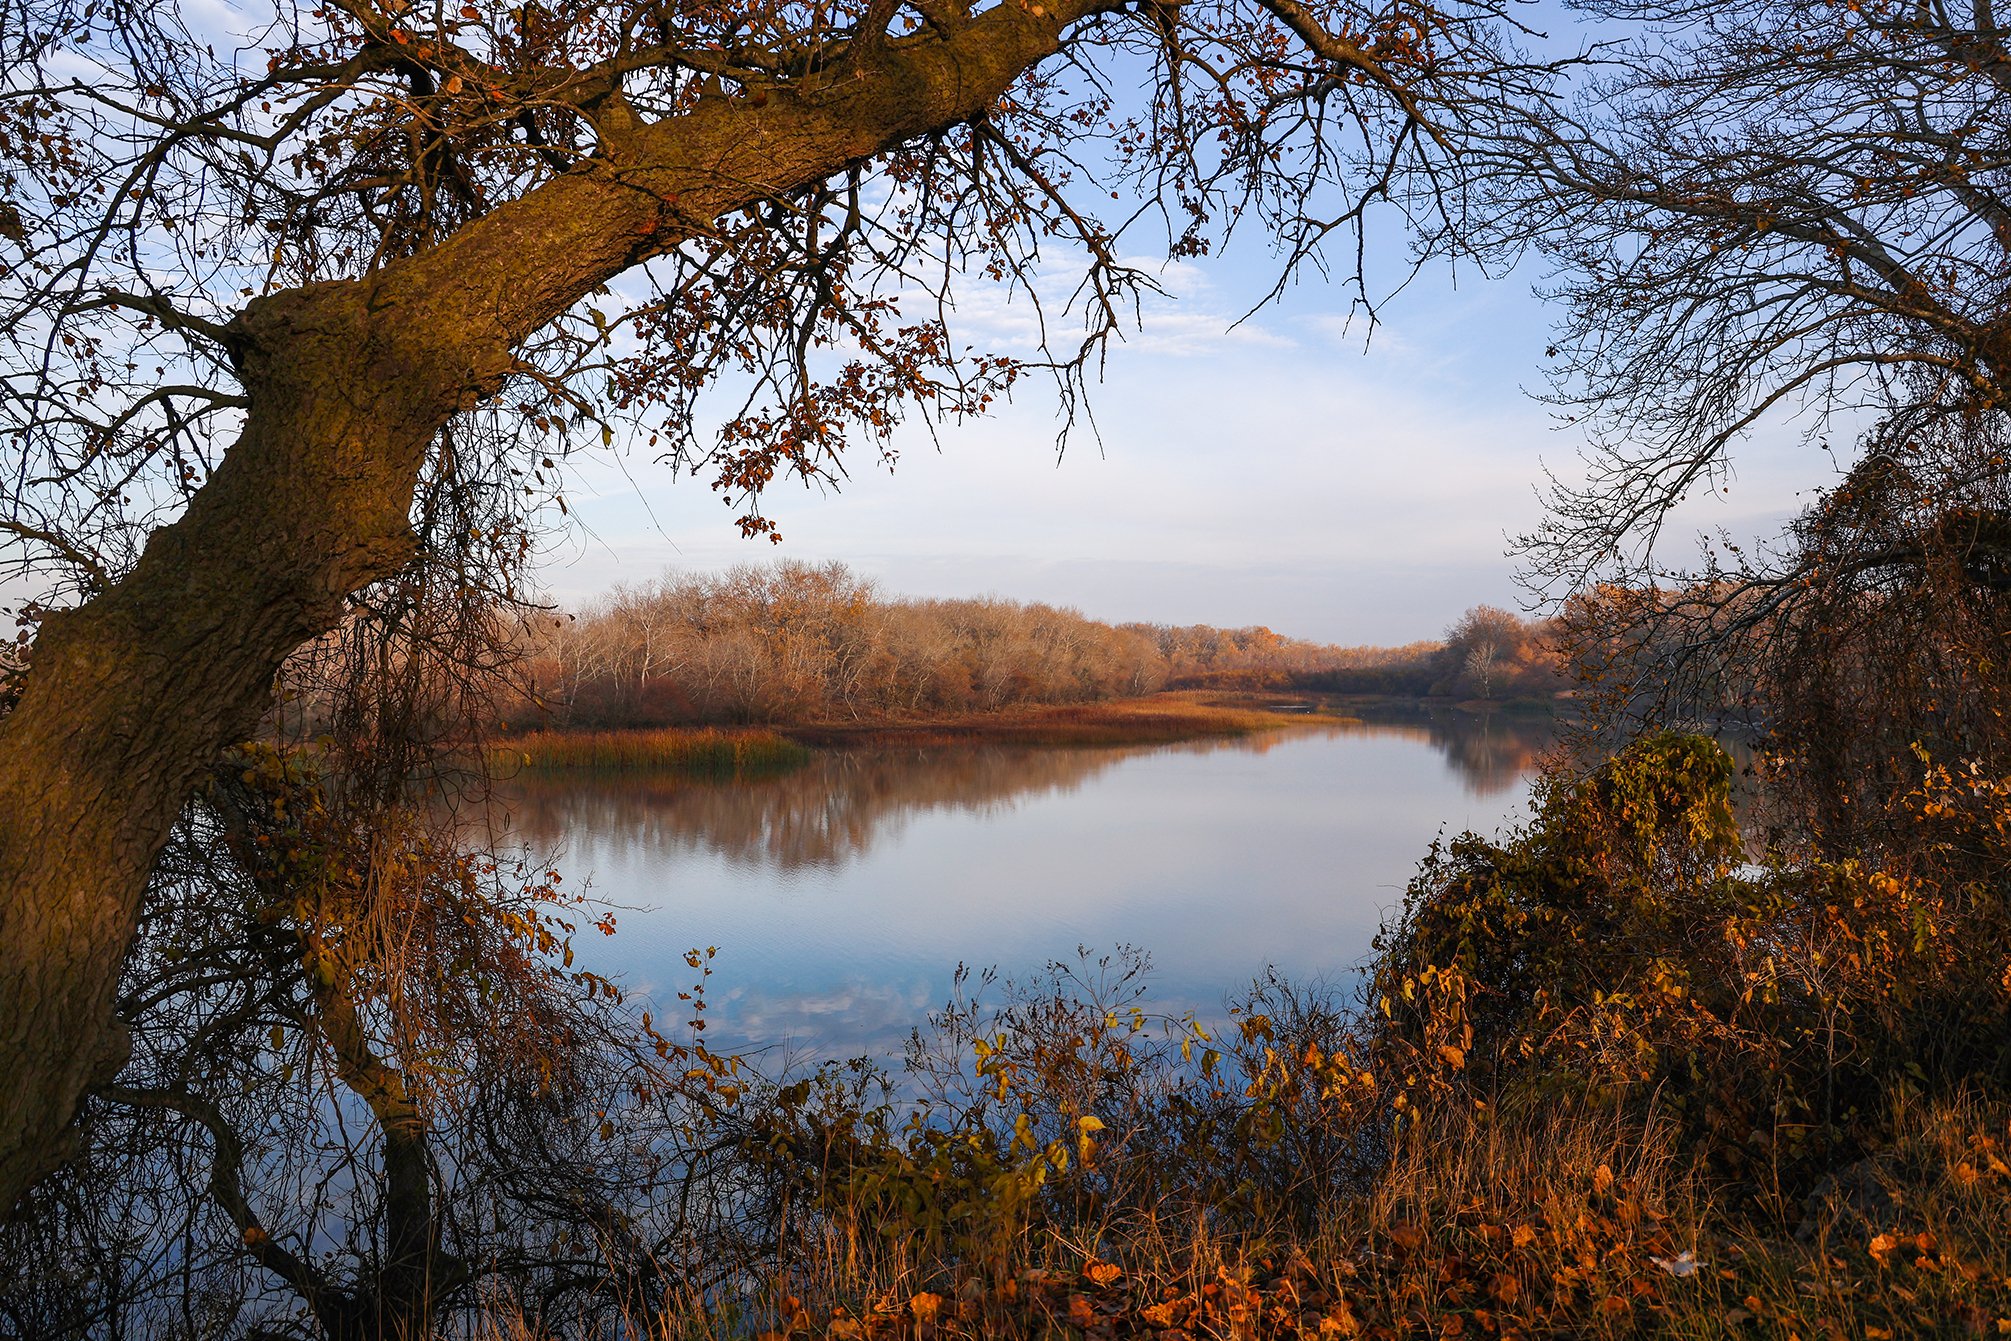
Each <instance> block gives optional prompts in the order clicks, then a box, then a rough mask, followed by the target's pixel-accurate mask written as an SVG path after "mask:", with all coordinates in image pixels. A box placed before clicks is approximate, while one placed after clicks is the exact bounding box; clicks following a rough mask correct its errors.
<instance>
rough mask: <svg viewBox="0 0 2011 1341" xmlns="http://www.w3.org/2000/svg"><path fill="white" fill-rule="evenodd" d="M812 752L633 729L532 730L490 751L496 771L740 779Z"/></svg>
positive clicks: (767, 737) (755, 738) (783, 743)
mask: <svg viewBox="0 0 2011 1341" xmlns="http://www.w3.org/2000/svg"><path fill="white" fill-rule="evenodd" d="M810 758H811V751H810V750H809V749H808V748H807V747H805V746H803V745H801V744H798V743H797V742H796V741H793V740H790V739H788V738H787V737H786V736H781V735H777V734H776V733H775V732H773V731H768V730H726V729H722V728H719V727H699V728H695V729H694V728H685V727H655V728H646V729H641V730H632V731H533V732H530V733H529V734H527V735H522V736H516V737H513V738H512V739H510V740H508V741H505V742H503V743H501V744H498V745H494V746H491V747H490V751H489V759H490V763H491V764H492V765H493V766H495V767H497V768H500V769H504V770H508V769H513V768H524V769H533V770H540V771H542V770H548V769H549V770H556V769H582V770H600V771H606V772H623V771H635V772H669V773H677V774H681V775H683V776H687V777H707V778H740V777H755V776H766V775H773V774H777V773H787V772H789V771H790V770H792V769H795V768H800V767H802V766H803V765H804V764H806V763H808V762H809V761H810Z"/></svg>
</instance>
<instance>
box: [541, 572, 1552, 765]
mask: <svg viewBox="0 0 2011 1341" xmlns="http://www.w3.org/2000/svg"><path fill="white" fill-rule="evenodd" d="M1557 666H1558V661H1557V658H1556V656H1555V654H1554V653H1552V652H1551V651H1549V650H1548V647H1547V642H1546V638H1545V629H1544V627H1543V626H1541V625H1539V624H1535V623H1531V622H1529V621H1526V620H1523V619H1521V618H1519V617H1518V616H1516V615H1514V614H1512V613H1510V612H1508V611H1505V610H1497V609H1494V608H1492V607H1487V606H1481V607H1477V608H1476V609H1474V610H1471V611H1469V612H1467V614H1466V615H1465V616H1463V617H1462V618H1461V619H1460V621H1459V622H1458V623H1457V624H1455V625H1454V626H1453V627H1452V628H1451V629H1450V630H1448V631H1447V635H1446V637H1445V638H1444V639H1443V640H1440V641H1434V642H1419V643H1412V644H1409V645H1407V646H1403V647H1393V648H1377V647H1335V646H1330V645H1326V644H1321V643H1312V642H1306V641H1303V640H1301V639H1296V638H1288V637H1285V636H1283V635H1280V634H1277V633H1274V632H1272V631H1271V630H1270V629H1268V628H1263V627H1253V628H1238V629H1220V628H1214V627H1211V626H1208V625H1202V624H1196V625H1189V626H1185V627H1172V626H1166V625H1157V624H1121V625H1111V624H1105V623H1102V622H1100V621H1098V620H1093V619H1088V618H1086V617H1084V616H1083V615H1082V614H1081V613H1079V612H1078V611H1075V610H1070V609H1062V608H1057V607H1055V606H1051V605H1043V604H1039V603H1027V602H1021V601H1011V600H1004V599H1000V598H997V597H989V596H988V597H979V598H975V599H968V600H918V599H905V598H892V597H886V596H882V595H881V594H880V593H879V591H878V590H877V589H876V588H875V585H874V583H873V582H872V581H871V580H870V579H867V578H863V577H860V576H858V575H857V574H854V573H853V572H851V571H850V570H849V569H848V568H846V567H845V565H843V564H839V563H828V564H808V563H802V562H783V563H779V564H774V565H767V566H753V565H745V566H741V567H737V568H733V569H730V570H728V571H726V572H723V573H688V574H670V575H666V576H664V577H662V578H660V579H658V580H656V581H654V582H649V583H645V584H643V585H640V586H632V587H631V586H619V587H616V588H615V589H614V590H613V591H611V592H609V593H608V594H607V595H606V596H604V597H602V598H601V599H599V600H598V601H596V602H594V603H593V604H592V605H590V606H589V607H587V608H586V609H585V610H582V611H580V612H578V613H577V614H574V615H569V616H560V617H558V618H557V619H555V620H553V621H552V622H551V623H549V624H546V625H542V626H541V628H540V631H539V632H538V634H537V635H536V643H535V646H534V647H533V648H532V649H531V656H530V659H529V664H528V670H529V673H530V676H529V678H530V687H531V691H532V693H533V694H534V696H535V698H536V699H537V701H538V704H539V706H540V708H541V709H542V712H543V714H544V715H545V716H546V718H547V720H549V721H550V722H551V723H552V724H554V725H558V726H576V727H588V726H628V725H642V724H675V723H714V722H738V723H746V722H802V721H818V720H830V719H844V718H850V719H869V718H880V717H893V716H907V715H920V714H929V713H958V712H971V711H990V710H996V709H1000V708H1008V707H1013V706H1017V705H1028V704H1056V703H1084V702H1093V701H1097V700H1102V699H1110V698H1120V697H1128V696H1133V695H1139V694H1148V693H1152V692H1154V691H1156V690H1159V689H1162V688H1268V689H1303V690H1308V691H1321V690H1324V691H1330V692H1341V693H1380V694H1401V695H1412V696H1422V695H1427V694H1432V695H1437V694H1444V695H1453V696H1457V697H1461V698H1508V697H1514V696H1526V695H1531V694H1541V695H1548V694H1552V693H1554V692H1556V691H1557V690H1558V689H1559V688H1561V687H1562V684H1563V679H1562V677H1561V675H1560V674H1559V672H1558V669H1557Z"/></svg>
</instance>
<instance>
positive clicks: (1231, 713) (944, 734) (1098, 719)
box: [788, 694, 1319, 747]
mask: <svg viewBox="0 0 2011 1341" xmlns="http://www.w3.org/2000/svg"><path fill="white" fill-rule="evenodd" d="M1315 720H1319V719H1318V718H1314V717H1311V716H1290V715H1287V714H1284V713H1280V712H1272V711H1264V710H1262V709H1258V708H1245V707H1228V706H1224V705H1221V704H1218V703H1214V702H1209V701H1206V700H1205V699H1203V698H1202V697H1200V696H1198V695H1197V696H1191V697H1190V696H1189V695H1186V694H1155V695H1153V696H1151V697H1149V698H1142V699H1121V700H1117V701H1114V702H1105V703H1083V704H1073V705H1070V706H1066V707H1044V708H1033V709H1020V710H1008V711H1001V712H986V713H969V714H965V715H961V716H955V717H927V718H920V719H916V720H912V721H870V722H857V723H854V722H825V723H815V724H809V725H804V726H794V727H790V728H788V731H789V734H790V735H791V736H792V737H794V738H795V739H797V740H800V741H803V742H804V743H806V744H810V745H817V746H837V747H844V746H860V745H901V746H933V745H961V744H971V743H997V744H1002V745H1036V746H1119V745H1159V744H1165V743H1168V742H1171V741H1180V740H1196V739H1201V738H1205V737H1208V736H1246V735H1251V734H1253V733H1255V732H1258V731H1275V730H1278V729H1280V728H1282V727H1287V726H1291V725H1293V724H1294V723H1295V722H1303V721H1315Z"/></svg>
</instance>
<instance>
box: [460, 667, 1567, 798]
mask: <svg viewBox="0 0 2011 1341" xmlns="http://www.w3.org/2000/svg"><path fill="white" fill-rule="evenodd" d="M1563 706H1564V705H1562V704H1560V703H1558V702H1555V701H1549V700H1528V699H1516V700H1505V701H1502V702H1497V703H1485V702H1479V701H1474V702H1461V701H1455V700H1451V699H1428V698H1410V697H1406V696H1402V695H1380V694H1330V693H1302V694H1295V693H1291V692H1288V691H1284V690H1228V689H1175V690H1162V691H1160V692H1159V693H1155V694H1147V695H1142V696H1139V697H1135V698H1122V699H1106V700H1103V701H1100V702H1094V703H1068V704H1041V705H1034V706H1018V707H1012V708H1005V709H999V710H995V711H990V712H969V713H958V714H950V715H942V714H937V715H928V716H918V717H914V718H900V717H891V718H890V717H880V718H870V719H862V720H858V721H824V722H780V723H767V724H747V725H739V726H716V725H714V726H661V725H651V726H633V727H555V728H546V729H542V730H537V731H529V732H524V733H522V734H519V735H514V736H510V737H506V738H504V739H502V740H498V741H496V742H495V743H494V744H493V745H491V746H490V747H489V755H490V757H491V758H492V759H495V760H499V761H508V762H510V763H512V764H514V765H515V766H516V767H520V768H523V769H526V770H533V771H537V772H555V771H565V770H573V769H593V770H600V771H610V770H613V771H621V770H650V771H662V772H675V773H681V774H687V775H693V776H705V777H716V778H722V779H724V778H734V777H744V776H766V775H772V774H774V773H777V772H789V771H793V770H794V769H796V768H799V767H802V766H803V765H805V764H807V763H809V762H810V760H811V759H812V758H813V757H814V756H815V754H816V753H819V752H823V751H845V750H866V749H923V748H932V747H954V746H961V745H1019V746H1026V747H1029V748H1062V749H1068V748H1074V749H1083V748H1091V749H1093V748H1121V747H1125V746H1138V745H1160V744H1172V743H1175V742H1178V741H1186V740H1205V739H1210V738H1219V737H1231V736H1245V735H1253V734H1256V733H1258V732H1262V731H1281V730H1287V729H1290V728H1291V727H1294V726H1307V725H1314V724H1318V723H1326V724H1345V723H1359V722H1369V721H1373V720H1375V719H1376V718H1377V717H1382V716H1398V715H1400V716H1412V715H1417V714H1430V713H1433V712H1456V713H1461V714H1464V715H1488V714H1492V713H1497V712H1499V713H1506V714H1514V715H1526V714H1531V713H1539V714H1545V715H1553V716H1554V715H1556V714H1557V713H1558V712H1559V711H1560V709H1561V708H1562V707H1563Z"/></svg>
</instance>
